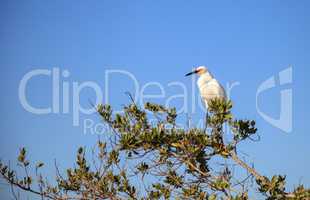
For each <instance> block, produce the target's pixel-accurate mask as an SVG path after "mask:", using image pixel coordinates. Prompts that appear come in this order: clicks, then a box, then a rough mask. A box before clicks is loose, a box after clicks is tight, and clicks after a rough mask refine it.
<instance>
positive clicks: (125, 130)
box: [0, 99, 310, 200]
mask: <svg viewBox="0 0 310 200" xmlns="http://www.w3.org/2000/svg"><path fill="white" fill-rule="evenodd" d="M231 108H232V103H231V102H230V101H224V100H220V99H215V100H213V101H211V103H210V105H209V115H208V118H207V128H206V129H205V130H202V129H197V128H186V129H184V128H180V127H178V126H177V123H176V119H177V114H176V110H175V109H174V108H172V109H170V108H165V107H163V106H161V105H156V104H151V103H146V104H145V107H144V108H143V109H142V108H139V107H138V106H137V105H136V104H135V103H132V104H130V105H128V106H125V107H124V112H123V113H122V114H114V113H113V110H112V108H111V106H109V105H99V106H98V107H97V110H98V113H99V114H100V116H101V118H102V119H103V121H104V122H105V123H107V124H108V125H109V126H110V128H111V132H112V135H111V137H109V139H106V140H99V141H98V142H97V145H96V148H95V149H93V151H92V157H91V158H88V157H87V151H86V149H85V148H82V147H81V148H79V149H78V151H77V157H76V165H75V167H73V168H70V169H66V170H65V171H64V172H60V170H59V169H58V168H57V166H56V168H57V174H56V177H57V178H56V180H55V181H54V182H55V184H51V183H49V182H48V181H47V180H46V178H45V177H44V176H43V175H42V174H41V173H40V168H42V167H44V164H43V163H37V164H34V165H33V164H31V163H30V161H28V160H27V153H26V149H24V148H22V149H21V151H20V155H19V156H18V162H19V166H20V167H22V168H24V169H25V174H24V176H21V177H18V176H17V175H16V172H15V171H14V169H11V168H10V167H9V166H8V165H7V164H5V163H3V162H1V163H0V172H1V174H2V177H3V178H4V180H6V181H7V182H8V183H9V184H11V185H12V189H13V190H12V191H13V196H14V197H15V198H18V195H16V189H17V188H19V189H22V190H24V191H28V192H30V193H34V194H37V195H39V196H40V197H41V198H42V199H58V200H65V199H85V200H86V199H207V200H215V199H230V200H246V199H249V194H250V192H249V191H250V190H251V189H254V190H257V191H259V193H261V194H262V195H264V196H265V198H266V199H303V200H305V199H310V190H309V189H305V188H304V187H303V186H302V185H300V186H298V187H297V188H295V190H293V191H291V192H289V191H287V190H286V189H285V176H282V175H275V176H273V177H265V176H262V175H260V173H258V172H257V171H256V169H254V168H253V167H252V166H250V165H249V164H247V163H246V162H245V161H243V160H242V159H241V158H240V156H239V154H238V151H237V147H238V145H239V144H240V142H242V141H245V140H247V139H253V137H254V136H256V134H257V133H256V132H257V129H256V128H255V122H254V121H251V120H238V119H235V118H234V116H233V115H232V113H231ZM225 127H226V128H228V129H227V130H228V131H224V129H225ZM228 133H229V134H228ZM107 134H111V133H107ZM230 163H233V164H230ZM236 166H238V167H239V168H240V169H242V170H241V171H242V172H244V175H245V176H244V177H241V176H239V175H238V176H236V175H235V174H234V170H233V169H234V168H235V167H236ZM31 169H33V171H34V173H33V174H34V175H32V174H31V173H30V170H31ZM251 180H254V183H252V184H249V182H251ZM252 182H253V181H252Z"/></svg>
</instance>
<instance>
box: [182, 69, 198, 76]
mask: <svg viewBox="0 0 310 200" xmlns="http://www.w3.org/2000/svg"><path fill="white" fill-rule="evenodd" d="M195 73H197V72H196V70H195V71H192V72H190V73H187V74H185V76H190V75H192V74H195Z"/></svg>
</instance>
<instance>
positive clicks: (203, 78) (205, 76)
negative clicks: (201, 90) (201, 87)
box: [198, 72, 213, 84]
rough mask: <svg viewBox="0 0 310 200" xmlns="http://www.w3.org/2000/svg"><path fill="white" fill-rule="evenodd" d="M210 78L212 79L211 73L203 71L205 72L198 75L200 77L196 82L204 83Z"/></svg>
mask: <svg viewBox="0 0 310 200" xmlns="http://www.w3.org/2000/svg"><path fill="white" fill-rule="evenodd" d="M212 79H213V76H212V74H211V73H210V72H205V73H203V74H201V75H200V77H199V79H198V84H199V83H201V84H203V83H206V82H208V81H210V80H212Z"/></svg>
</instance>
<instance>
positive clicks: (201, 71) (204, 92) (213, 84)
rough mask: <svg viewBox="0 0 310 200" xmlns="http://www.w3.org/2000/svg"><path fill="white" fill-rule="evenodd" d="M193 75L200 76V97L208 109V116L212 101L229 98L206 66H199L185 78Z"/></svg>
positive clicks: (198, 83)
mask: <svg viewBox="0 0 310 200" xmlns="http://www.w3.org/2000/svg"><path fill="white" fill-rule="evenodd" d="M192 74H198V76H199V78H198V80H197V85H198V88H199V92H200V96H201V98H202V100H203V102H204V104H205V107H206V109H207V116H208V104H209V103H210V100H211V99H215V98H220V99H225V100H226V98H227V97H226V93H225V90H224V88H223V86H222V85H221V84H220V83H219V82H218V81H217V80H216V79H215V78H214V77H213V76H212V74H211V73H210V72H209V70H208V69H207V68H206V67H205V66H199V67H197V68H195V69H194V70H193V71H192V72H190V73H188V74H186V75H185V76H189V75H192Z"/></svg>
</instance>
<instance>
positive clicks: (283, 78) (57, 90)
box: [18, 67, 292, 134]
mask: <svg viewBox="0 0 310 200" xmlns="http://www.w3.org/2000/svg"><path fill="white" fill-rule="evenodd" d="M112 75H114V76H116V75H118V76H117V78H118V79H119V78H123V77H124V76H126V78H129V79H130V80H131V82H132V84H133V86H134V90H133V91H132V96H133V98H134V101H135V102H136V103H137V104H138V105H139V106H140V107H143V105H144V103H145V100H146V99H147V100H148V101H150V99H155V100H156V99H157V100H158V99H163V100H164V101H165V103H164V106H166V107H172V106H174V104H173V103H172V102H173V101H174V100H175V99H181V102H182V103H181V104H182V105H180V106H179V107H178V108H177V113H178V114H180V113H182V114H184V113H185V114H188V113H189V114H194V113H196V112H197V110H204V111H205V107H204V106H203V103H202V101H201V100H200V97H199V93H198V92H197V87H196V80H195V78H194V77H193V78H192V79H191V84H190V87H188V85H187V84H184V83H183V82H180V81H172V82H170V83H168V84H167V86H166V87H171V88H174V89H177V88H179V89H178V91H179V92H178V93H177V94H174V95H170V96H168V95H167V92H166V90H165V87H164V86H163V85H162V84H161V83H159V82H154V81H150V82H147V83H145V84H143V85H141V84H140V83H139V81H138V79H137V78H136V77H135V76H134V75H133V74H132V73H130V72H128V71H125V70H119V69H113V70H105V76H104V78H105V80H104V87H103V88H101V87H100V86H99V84H98V83H96V82H94V81H83V82H77V81H73V82H69V81H68V80H66V79H67V78H69V76H70V72H69V71H68V70H66V69H64V70H61V69H60V68H53V69H34V70H31V71H29V72H27V73H26V74H25V75H24V76H23V77H22V79H21V81H20V83H19V88H18V97H19V101H20V103H21V105H22V107H23V108H24V109H25V110H26V111H27V112H30V113H32V114H37V115H48V114H70V113H71V112H72V113H71V114H72V122H73V126H79V125H80V116H81V114H84V115H90V114H93V113H95V112H96V109H94V108H93V107H90V108H84V107H83V106H82V105H81V104H80V96H81V92H82V91H83V90H85V89H88V90H91V91H92V92H94V94H95V97H96V99H95V102H93V103H94V104H95V105H98V104H100V103H103V102H104V103H107V104H108V103H109V98H110V91H109V90H110V89H111V88H113V87H110V79H111V77H112ZM39 76H43V77H46V78H47V79H48V80H49V81H51V82H52V88H51V90H49V91H50V92H51V94H52V104H51V105H49V106H47V107H44V108H39V107H37V106H36V105H34V103H33V102H32V103H31V102H30V101H29V99H27V91H28V90H30V89H31V88H29V87H28V86H27V85H28V84H29V83H30V82H31V81H35V79H36V78H38V77H39ZM275 80H276V79H275V76H272V77H270V78H268V79H267V80H265V81H263V82H262V83H261V84H260V85H259V86H258V88H257V90H256V99H255V100H256V110H257V112H258V114H259V115H260V116H261V117H262V118H263V119H264V120H265V121H266V122H267V123H270V124H271V125H273V126H275V127H276V128H279V129H280V130H282V131H284V132H287V133H288V132H291V131H292V89H291V88H287V89H283V90H282V91H281V92H280V96H281V101H280V104H279V105H280V108H281V110H280V117H279V118H276V117H272V116H269V115H268V114H267V113H264V112H263V111H262V109H261V107H259V102H261V101H263V98H261V97H260V95H261V94H263V93H264V92H265V91H267V90H271V89H273V88H276V87H278V86H280V85H287V84H291V83H292V67H289V68H287V69H285V70H283V71H281V72H279V80H280V81H279V82H280V83H279V84H278V85H277V84H276V81H275ZM239 85H240V82H237V81H235V82H232V83H227V84H226V93H227V97H228V98H230V96H231V94H232V90H233V89H234V88H236V87H237V86H239ZM149 87H153V88H154V87H156V88H158V89H159V91H160V93H159V94H146V90H147V89H148V88H149ZM103 89H104V90H103ZM71 93H72V96H70V94H71ZM189 102H190V103H189ZM197 108H198V109H197ZM115 112H121V111H115ZM189 123H191V122H189ZM195 124H196V125H197V126H199V127H203V126H204V119H201V120H200V121H198V122H197V123H195ZM180 126H182V125H180ZM183 126H184V125H183ZM190 126H191V125H190ZM83 127H84V133H87V132H90V133H91V134H103V133H105V132H106V130H107V129H108V127H106V126H105V125H104V124H102V123H99V124H97V123H95V122H93V120H91V119H85V120H84V121H83ZM183 128H184V127H183Z"/></svg>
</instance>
